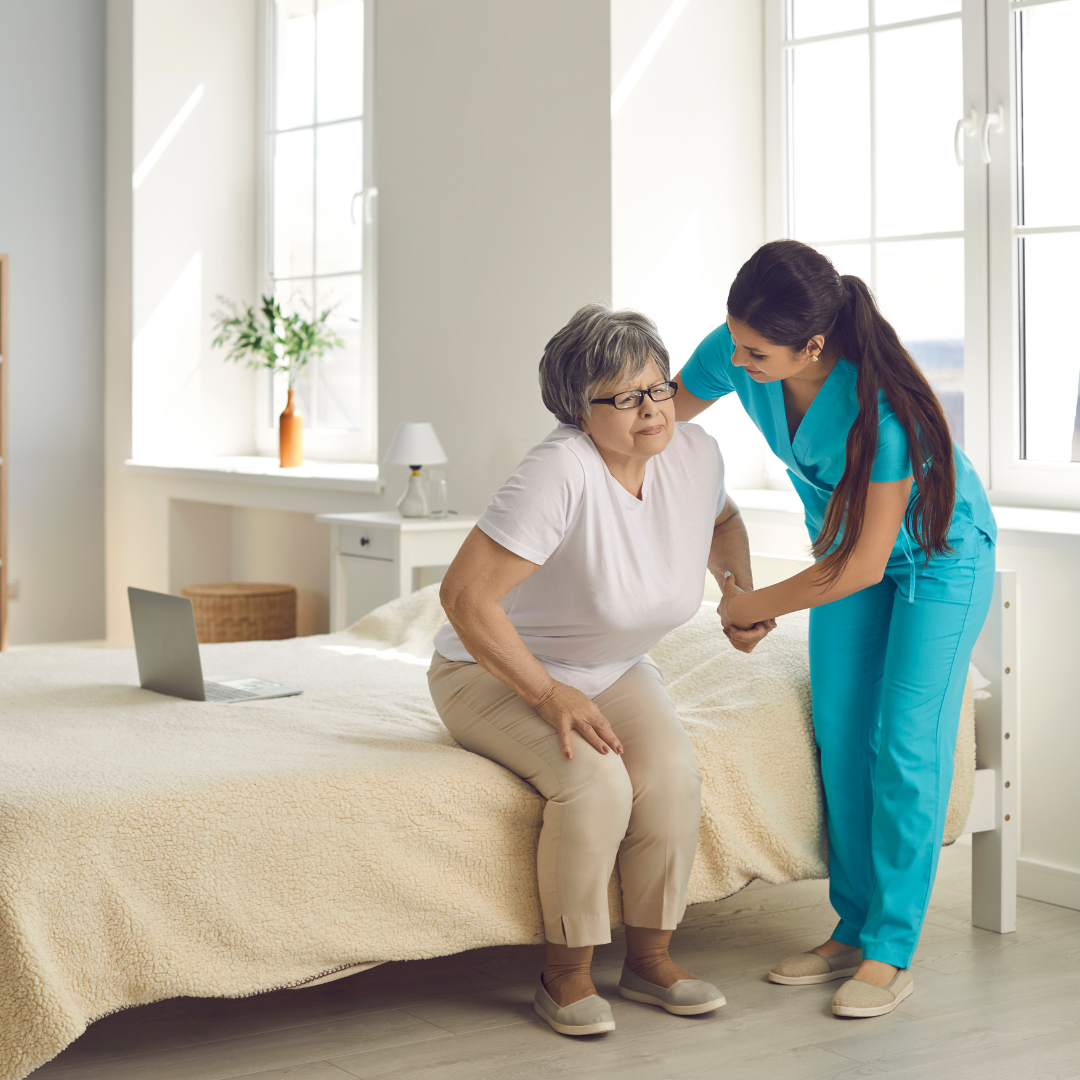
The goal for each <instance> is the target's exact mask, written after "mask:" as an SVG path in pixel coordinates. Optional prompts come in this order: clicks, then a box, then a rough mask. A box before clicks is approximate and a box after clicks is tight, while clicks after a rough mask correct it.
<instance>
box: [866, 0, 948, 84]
mask: <svg viewBox="0 0 1080 1080" xmlns="http://www.w3.org/2000/svg"><path fill="white" fill-rule="evenodd" d="M960 2H961V0H877V2H876V3H875V4H874V21H875V22H876V23H877V25H878V26H882V25H883V24H885V23H894V22H908V21H909V20H911V19H928V18H930V16H931V15H951V14H952V13H953V12H954V11H956V12H959V10H960ZM925 70H926V69H925V67H924V66H923V65H922V64H920V65H919V74H920V75H922V74H924V73H925Z"/></svg>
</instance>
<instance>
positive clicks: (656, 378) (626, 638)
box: [428, 304, 770, 1035]
mask: <svg viewBox="0 0 1080 1080" xmlns="http://www.w3.org/2000/svg"><path fill="white" fill-rule="evenodd" d="M669 378H670V375H669V368H668V353H667V350H666V349H665V347H664V345H663V342H662V341H661V340H660V338H659V335H658V334H657V332H656V327H655V326H654V324H653V323H652V322H651V321H650V320H649V319H647V318H645V316H643V315H639V314H637V313H636V312H631V311H612V310H610V309H609V308H607V307H605V306H603V305H600V304H591V305H589V306H587V307H584V308H582V309H581V310H580V311H579V312H578V313H577V314H576V315H575V316H574V317H573V318H572V319H571V320H570V322H569V323H568V324H567V325H566V326H565V327H564V328H563V329H562V330H560V331H559V332H558V333H557V334H556V335H555V336H554V337H553V338H552V339H551V341H549V342H548V345H547V348H546V350H545V352H544V355H543V358H542V360H541V361H540V385H541V393H542V395H543V400H544V404H545V405H546V406H547V407H548V408H549V409H550V410H551V412H553V413H554V414H555V416H556V417H557V418H558V420H559V426H558V427H557V428H556V429H555V430H554V431H553V432H552V433H551V434H550V435H548V437H547V438H546V439H544V440H543V442H541V443H539V444H538V445H537V446H535V447H534V448H533V449H532V450H530V451H529V453H528V454H526V456H525V458H524V460H523V461H522V462H521V464H520V465H519V466H518V470H517V472H516V473H515V474H514V475H513V476H512V477H511V478H510V479H509V480H508V481H507V482H506V484H505V485H504V486H503V488H502V489H501V490H500V491H498V492H497V493H496V494H495V496H494V497H493V499H492V501H491V504H490V506H489V507H488V508H487V511H486V512H485V513H484V515H483V517H481V519H480V521H479V523H478V524H477V527H476V528H475V529H473V531H472V533H471V534H470V535H469V537H468V538H467V539H466V541H465V543H464V544H463V545H462V548H461V550H460V552H459V553H458V556H457V558H456V559H455V560H454V563H453V565H452V566H451V567H450V569H449V571H448V572H447V574H446V577H445V579H444V581H443V585H442V592H441V597H442V602H443V606H444V608H445V609H446V614H447V617H448V618H449V620H450V621H449V623H448V624H447V625H444V626H443V627H442V628H441V629H440V631H439V632H438V634H437V635H436V638H435V648H436V652H435V655H434V657H433V659H432V663H431V669H430V671H429V673H428V680H429V683H430V686H431V695H432V698H433V699H434V701H435V705H436V708H437V709H438V711H439V715H440V716H441V717H442V720H443V722H444V723H445V724H446V726H447V728H448V729H449V730H450V732H451V734H452V735H453V736H454V738H455V739H457V741H458V742H459V743H461V745H462V746H464V747H466V748H467V749H468V750H471V751H473V752H474V753H477V754H482V755H483V756H485V757H488V758H491V759H492V760H493V761H497V762H499V763H500V764H501V765H504V766H505V767H506V768H508V769H510V770H511V771H513V772H515V773H517V775H518V776H520V777H522V778H523V779H525V780H527V781H528V782H529V783H530V784H532V785H533V786H534V787H535V788H536V789H537V791H539V792H540V793H541V794H542V795H543V796H544V797H545V798H546V799H547V800H548V802H547V806H546V808H545V810H544V824H543V828H542V830H541V832H540V841H539V846H538V849H537V860H536V861H537V874H538V877H539V891H540V903H541V907H542V908H543V916H544V935H545V938H546V940H547V954H546V962H545V965H544V970H543V974H542V976H541V984H540V987H539V989H538V990H537V992H536V1002H535V1008H536V1011H537V1013H538V1014H539V1015H540V1016H541V1017H543V1019H545V1020H546V1021H547V1022H548V1023H549V1024H550V1025H551V1026H552V1027H553V1028H554V1029H555V1030H556V1031H558V1032H560V1033H562V1034H565V1035H587V1034H593V1033H596V1032H600V1031H610V1030H612V1029H613V1028H614V1027H615V1023H614V1021H613V1020H612V1016H611V1008H610V1006H609V1005H608V1003H607V1002H606V1001H605V1000H604V999H603V998H601V997H599V996H598V995H597V993H596V989H595V987H594V986H593V983H592V979H591V977H590V974H589V969H590V964H591V960H592V951H593V946H594V945H599V944H603V943H605V942H609V941H610V940H611V925H610V918H609V914H608V899H607V889H608V881H609V879H610V877H611V872H612V868H613V867H614V865H615V861H616V859H618V862H619V870H620V876H621V881H622V893H623V914H624V918H625V922H626V947H627V952H626V964H625V965H624V967H623V971H622V977H621V979H620V982H619V992H620V994H622V996H623V997H627V998H630V999H632V1000H634V1001H641V1002H647V1003H650V1004H653V1005H659V1006H660V1007H661V1008H664V1009H666V1010H667V1011H668V1012H671V1013H676V1014H679V1015H691V1014H697V1013H704V1012H709V1011H711V1010H713V1009H718V1008H719V1007H720V1006H721V1005H723V1004H724V998H723V995H722V994H721V993H720V991H719V990H717V988H716V987H715V986H712V985H710V984H709V983H707V982H703V981H700V980H698V979H696V978H694V976H693V975H691V974H689V973H687V972H686V971H684V970H683V969H682V968H681V967H679V965H678V964H676V963H675V961H674V960H672V959H671V957H670V956H669V955H668V943H669V941H670V939H671V933H672V931H673V930H674V929H675V927H676V926H677V925H678V923H679V920H680V919H681V917H682V914H683V911H684V909H685V907H686V885H687V881H688V879H689V877H690V867H691V864H692V863H693V861H694V850H695V847H696V845H697V833H698V819H699V816H700V810H701V775H700V773H699V772H698V767H697V761H696V760H695V757H694V750H693V747H692V746H691V745H690V741H689V739H688V738H687V736H686V732H685V730H684V729H683V726H682V724H681V722H680V721H679V717H678V716H677V715H676V712H675V709H674V707H673V706H672V704H671V700H670V698H669V697H668V695H667V691H666V690H665V688H664V683H663V679H662V678H661V676H660V672H659V671H658V670H657V668H656V665H655V664H654V663H653V662H652V660H650V659H649V657H648V656H647V655H646V653H647V651H648V650H649V649H650V648H651V647H652V646H653V645H655V644H656V642H657V641H659V640H660V638H661V637H663V636H664V634H666V633H667V632H668V631H670V630H672V629H673V628H675V627H676V626H679V625H680V624H681V623H684V622H685V621H686V620H687V619H689V618H690V617H691V616H692V615H693V614H694V612H695V611H697V609H698V606H699V604H700V603H701V598H702V592H703V586H704V580H705V570H706V566H708V568H709V569H710V570H712V572H713V573H714V574H715V575H716V576H717V577H718V578H721V579H722V578H723V577H724V575H725V574H727V573H730V574H732V575H733V576H734V578H735V580H736V581H737V582H738V584H739V586H740V587H741V588H745V589H749V588H751V587H752V584H751V579H750V557H749V549H748V545H747V539H746V531H745V529H744V527H743V525H742V522H741V519H740V517H739V515H738V510H737V509H736V507H735V506H734V504H733V503H732V502H731V500H730V499H727V498H726V495H725V491H724V464H723V460H722V459H721V457H720V451H719V449H718V447H717V445H716V443H715V441H714V440H713V439H712V437H711V436H709V435H708V434H706V433H705V431H704V430H702V429H701V428H700V427H698V426H696V425H694V424H677V423H676V422H675V409H674V402H673V400H672V398H673V397H674V395H675V391H676V389H677V388H676V386H675V384H674V383H673V382H670V381H669ZM769 628H770V627H769V626H768V625H767V624H759V625H758V626H756V627H754V628H753V629H750V630H741V631H740V630H734V629H733V630H732V631H731V632H730V633H729V637H731V639H732V642H733V644H735V646H736V647H737V648H741V649H743V650H744V651H749V650H750V649H751V648H752V647H753V645H754V644H755V643H756V642H757V641H758V640H760V638H761V637H762V636H763V635H764V634H765V633H766V632H767V630H768V629H769Z"/></svg>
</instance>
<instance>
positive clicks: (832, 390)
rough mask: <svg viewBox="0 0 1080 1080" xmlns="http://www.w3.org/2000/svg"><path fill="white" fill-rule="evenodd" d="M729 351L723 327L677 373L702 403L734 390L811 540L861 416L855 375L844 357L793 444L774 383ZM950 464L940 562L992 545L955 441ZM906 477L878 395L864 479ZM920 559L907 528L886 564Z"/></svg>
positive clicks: (902, 452) (905, 458) (904, 453)
mask: <svg viewBox="0 0 1080 1080" xmlns="http://www.w3.org/2000/svg"><path fill="white" fill-rule="evenodd" d="M734 352H735V343H734V342H733V341H732V340H731V332H730V331H729V330H728V328H727V324H726V323H725V324H723V325H721V326H719V327H717V328H716V329H715V330H714V331H713V332H712V333H711V334H710V335H709V336H708V337H707V338H705V340H704V341H703V342H702V343H701V344H700V345H699V346H698V347H697V349H695V350H694V355H693V356H691V357H690V359H689V360H688V361H687V362H686V365H685V366H684V367H683V369H682V373H681V377H682V382H683V385H684V386H685V387H686V389H687V390H689V391H690V393H691V394H693V395H694V396H695V397H699V398H703V399H704V400H706V401H712V400H714V399H715V398H719V397H723V396H724V395H725V394H730V393H731V392H732V391H734V392H735V393H736V394H738V395H739V400H740V401H741V402H742V404H743V408H744V409H745V410H746V411H747V412H748V413H749V414H750V419H751V420H753V421H754V423H755V424H756V425H757V427H758V429H759V430H760V431H761V434H762V435H764V436H765V441H766V442H767V443H768V444H769V448H770V449H771V450H772V452H773V453H774V454H776V456H777V457H778V458H780V460H781V461H783V463H784V464H785V465H786V466H787V470H788V476H790V477H791V482H792V484H793V485H794V487H795V490H796V491H797V492H798V494H799V498H800V499H802V503H803V507H804V508H805V510H806V528H807V530H808V531H809V533H810V536H811V537H812V538H813V537H816V536H817V535H818V533H819V532H820V531H821V526H822V523H823V522H824V520H825V507H826V506H827V505H828V502H829V497H830V496H831V495H832V493H833V489H834V488H835V487H836V485H837V484H838V483H839V482H840V477H841V476H842V475H843V472H844V465H845V462H846V457H847V453H846V451H847V437H848V431H849V430H850V428H851V425H852V423H854V421H855V417H856V415H857V414H858V411H859V401H858V397H857V395H856V392H855V381H856V377H857V375H858V369H857V368H856V367H855V365H854V364H853V363H851V362H850V361H849V360H846V359H844V358H843V357H841V358H840V359H839V360H838V361H837V363H836V366H835V367H834V368H833V369H832V371H830V372H829V376H828V378H827V379H826V380H825V382H824V383H823V384H822V386H821V389H820V390H819V391H818V394H817V397H815V398H814V400H813V402H812V403H811V405H810V408H809V409H807V411H806V415H805V416H804V417H803V419H802V422H801V423H800V424H799V428H798V430H797V431H796V432H795V438H794V439H791V438H790V437H789V435H788V423H787V414H786V412H785V411H784V392H783V389H782V387H781V385H780V382H779V380H777V381H774V382H766V383H758V382H755V381H754V380H753V379H752V378H751V377H750V376H749V375H748V374H747V373H746V371H745V370H744V369H743V368H740V367H736V366H735V365H734V364H732V363H731V357H732V355H733V354H734ZM953 458H954V461H955V464H956V506H955V508H954V510H953V518H952V524H951V526H950V528H949V545H950V547H951V548H952V549H953V550H952V552H951V554H950V553H946V554H945V555H944V556H939V558H944V559H957V558H964V557H966V556H972V555H974V554H975V553H976V551H977V549H978V546H979V543H980V541H979V537H978V533H982V534H983V536H985V537H986V538H987V539H989V540H990V541H991V542H992V543H993V542H994V541H996V539H997V524H996V523H995V521H994V515H993V513H992V512H991V510H990V502H989V500H988V499H987V497H986V492H985V491H984V489H983V486H982V482H981V481H980V480H979V478H978V476H977V475H976V473H975V470H974V468H973V467H972V464H971V462H970V461H969V460H968V459H967V457H965V455H964V452H963V451H962V450H961V449H960V447H959V446H957V445H956V443H955V442H954V443H953ZM908 476H911V456H910V453H909V451H908V439H907V433H906V432H905V431H904V427H903V425H902V424H901V423H900V421H899V420H898V419H897V417H896V414H895V413H894V412H893V410H892V406H891V405H890V404H889V402H888V400H887V399H886V397H885V395H884V393H881V392H879V394H878V445H877V452H876V453H875V455H874V468H873V470H872V472H871V474H870V480H871V482H872V483H889V482H890V481H893V480H903V479H904V478H905V477H908ZM918 554H921V553H920V550H919V545H918V542H917V541H916V540H915V539H914V538H913V537H912V536H911V534H910V533H909V532H908V529H907V526H906V525H904V526H902V527H901V529H900V535H899V536H898V537H897V538H896V546H895V547H894V548H893V552H892V555H891V556H890V558H889V565H890V566H899V565H901V564H910V563H911V562H912V557H913V555H918ZM924 559H925V556H923V560H924ZM923 560H920V562H921V561H923Z"/></svg>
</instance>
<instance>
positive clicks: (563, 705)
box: [535, 680, 623, 759]
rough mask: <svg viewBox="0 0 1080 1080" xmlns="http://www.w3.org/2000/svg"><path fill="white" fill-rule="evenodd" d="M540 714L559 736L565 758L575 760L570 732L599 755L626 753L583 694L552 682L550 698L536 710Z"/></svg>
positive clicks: (538, 705) (605, 722) (601, 716)
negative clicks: (612, 752)
mask: <svg viewBox="0 0 1080 1080" xmlns="http://www.w3.org/2000/svg"><path fill="white" fill-rule="evenodd" d="M535 709H536V711H537V712H538V713H539V714H540V716H541V717H542V718H543V719H544V720H546V721H547V722H548V723H549V724H550V725H551V726H552V727H553V728H554V729H555V730H556V731H557V732H558V733H559V749H560V750H561V751H562V755H563V757H564V758H567V759H569V758H572V757H573V756H574V751H573V748H572V747H571V745H570V732H571V731H576V732H577V733H578V734H579V735H580V736H581V737H582V738H583V739H584V740H585V741H586V742H587V743H588V744H589V745H590V746H591V747H592V748H593V749H594V750H595V751H597V753H600V754H606V753H607V752H608V747H610V748H611V749H612V750H614V751H615V753H616V754H621V753H622V752H623V748H622V743H621V742H619V740H618V739H617V738H616V736H615V732H614V731H612V730H611V725H610V724H609V723H608V722H607V720H606V719H605V718H604V714H603V713H602V712H601V711H600V710H599V709H598V708H597V707H596V704H595V703H594V702H593V701H592V700H591V699H590V698H587V697H586V696H585V695H584V694H583V693H582V692H581V691H580V690H575V689H574V687H572V686H567V685H566V683H561V682H556V681H555V680H552V683H551V687H550V689H549V692H548V694H547V696H546V697H545V698H544V699H543V700H542V701H540V702H539V703H538V704H537V705H536V706H535Z"/></svg>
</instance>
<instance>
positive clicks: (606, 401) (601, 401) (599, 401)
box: [589, 380, 679, 412]
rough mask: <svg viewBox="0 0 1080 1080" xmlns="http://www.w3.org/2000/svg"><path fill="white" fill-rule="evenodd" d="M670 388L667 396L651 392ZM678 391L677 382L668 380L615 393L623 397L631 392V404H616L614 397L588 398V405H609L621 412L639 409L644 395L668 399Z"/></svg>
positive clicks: (652, 399) (650, 397) (660, 399)
mask: <svg viewBox="0 0 1080 1080" xmlns="http://www.w3.org/2000/svg"><path fill="white" fill-rule="evenodd" d="M668 387H670V388H671V393H670V394H668V396H667V397H662V398H656V397H653V393H654V391H656V390H660V389H667V388H668ZM678 392H679V384H678V383H677V382H673V381H670V380H669V381H668V382H662V383H657V384H656V385H655V386H650V387H649V389H648V390H623V391H622V392H621V393H618V394H616V395H615V397H620V398H621V397H625V396H626V395H627V394H633V395H634V396H635V398H636V400H635V402H634V404H633V405H616V404H615V397H605V398H590V399H589V404H590V405H610V406H611V407H612V408H613V409H618V410H619V411H620V412H622V411H623V410H625V409H640V408H641V403H642V402H643V401H644V400H645V395H646V394H648V395H649V400H650V401H670V400H671V399H672V398H673V397H674V396H675V395H676V394H677V393H678Z"/></svg>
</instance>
